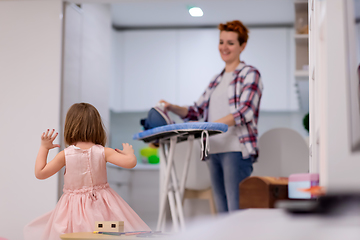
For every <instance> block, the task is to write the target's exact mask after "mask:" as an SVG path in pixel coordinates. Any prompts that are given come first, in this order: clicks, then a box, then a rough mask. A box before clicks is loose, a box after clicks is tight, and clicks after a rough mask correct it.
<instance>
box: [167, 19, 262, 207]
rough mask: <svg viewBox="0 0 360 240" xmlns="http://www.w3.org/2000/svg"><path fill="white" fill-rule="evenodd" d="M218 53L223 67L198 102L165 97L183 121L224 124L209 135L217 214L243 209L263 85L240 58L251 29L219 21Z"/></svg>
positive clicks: (256, 151)
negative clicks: (187, 103) (241, 203)
mask: <svg viewBox="0 0 360 240" xmlns="http://www.w3.org/2000/svg"><path fill="white" fill-rule="evenodd" d="M218 28H219V30H220V41H219V52H220V56H221V58H222V60H223V61H224V62H225V68H224V70H223V71H222V72H221V73H220V74H218V75H216V76H215V77H214V78H213V79H212V81H211V82H210V84H209V86H208V87H207V88H206V90H205V92H204V94H203V95H202V96H201V97H200V99H199V100H198V101H197V102H196V103H195V104H194V106H189V107H180V106H177V105H174V104H171V103H168V102H166V101H164V100H161V102H163V103H164V106H165V109H167V110H168V111H171V112H173V113H175V114H177V115H179V116H180V117H181V118H183V119H184V120H185V121H189V120H192V121H194V120H195V121H197V120H199V119H201V118H204V121H206V122H207V121H208V122H219V123H225V124H227V125H228V126H229V128H228V131H227V132H226V133H223V134H218V135H215V136H211V137H210V139H209V142H210V154H209V157H208V159H207V163H208V167H209V170H210V176H211V183H212V188H213V192H214V197H215V204H216V207H217V210H218V212H220V213H221V212H228V211H234V210H237V209H239V183H240V182H241V181H242V180H243V179H245V178H247V177H249V176H250V174H251V173H252V170H253V167H252V164H253V162H255V161H256V158H257V155H258V148H257V121H258V116H259V106H260V99H261V95H262V90H263V85H262V82H261V78H260V73H259V71H258V70H257V69H256V68H254V67H252V66H249V65H246V64H245V62H243V61H240V54H241V53H242V52H243V51H244V49H245V47H246V43H247V40H248V32H249V31H248V29H247V28H246V27H245V26H244V25H243V24H242V23H241V22H240V21H232V22H227V23H226V24H220V25H219V27H218Z"/></svg>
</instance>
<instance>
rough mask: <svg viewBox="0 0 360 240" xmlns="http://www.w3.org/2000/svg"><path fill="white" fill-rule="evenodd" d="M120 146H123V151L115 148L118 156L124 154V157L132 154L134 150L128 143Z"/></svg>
mask: <svg viewBox="0 0 360 240" xmlns="http://www.w3.org/2000/svg"><path fill="white" fill-rule="evenodd" d="M122 146H123V150H120V149H117V148H115V151H116V152H118V153H120V154H124V155H131V154H134V149H133V147H132V145H130V144H128V143H123V144H122Z"/></svg>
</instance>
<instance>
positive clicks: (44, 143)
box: [41, 129, 60, 150]
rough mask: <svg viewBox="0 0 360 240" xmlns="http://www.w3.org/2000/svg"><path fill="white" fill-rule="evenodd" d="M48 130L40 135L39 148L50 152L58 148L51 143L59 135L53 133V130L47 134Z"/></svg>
mask: <svg viewBox="0 0 360 240" xmlns="http://www.w3.org/2000/svg"><path fill="white" fill-rule="evenodd" d="M49 131H50V130H49V129H48V130H47V131H46V132H43V133H42V135H41V147H43V148H45V149H47V150H50V149H53V148H56V147H60V145H59V144H53V141H54V140H55V138H56V137H57V135H58V134H59V133H55V134H54V132H55V129H53V130H51V132H49Z"/></svg>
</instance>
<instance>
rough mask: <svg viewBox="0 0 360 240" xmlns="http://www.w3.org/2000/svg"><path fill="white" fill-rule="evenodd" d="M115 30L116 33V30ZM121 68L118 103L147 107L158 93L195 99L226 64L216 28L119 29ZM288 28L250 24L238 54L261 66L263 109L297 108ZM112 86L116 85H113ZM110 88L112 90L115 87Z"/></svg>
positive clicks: (179, 99)
mask: <svg viewBox="0 0 360 240" xmlns="http://www.w3.org/2000/svg"><path fill="white" fill-rule="evenodd" d="M116 34H117V33H116ZM118 34H122V37H121V41H119V43H122V45H123V50H122V52H123V56H122V61H119V62H120V63H121V62H122V64H123V67H122V68H120V69H123V71H122V73H118V74H117V76H118V77H117V78H115V80H116V81H120V83H117V86H121V87H120V89H116V91H117V92H118V94H121V101H118V102H121V104H122V107H120V108H119V107H112V109H113V110H116V111H147V110H149V109H150V108H151V107H153V106H154V105H155V104H156V103H157V102H158V101H159V100H160V99H165V100H167V101H169V102H171V103H175V104H178V105H189V104H193V103H194V102H195V101H196V100H197V99H198V98H199V97H200V96H201V94H202V93H203V92H204V90H205V88H206V87H207V85H208V84H209V82H210V80H211V79H212V78H213V77H214V76H215V75H216V74H218V73H220V72H221V71H222V69H223V68H224V66H225V65H224V62H223V61H222V60H221V57H220V54H219V52H218V41H219V30H217V29H215V28H214V29H176V30H175V29H174V30H132V31H123V32H119V33H118ZM292 34H293V30H292V29H291V28H255V29H250V37H249V42H248V44H247V47H246V49H245V51H244V52H243V53H242V55H241V60H244V61H245V62H246V63H247V64H250V65H253V66H255V67H256V68H258V69H259V71H260V73H261V76H262V80H263V83H264V87H265V88H264V92H263V97H262V99H261V107H260V109H261V110H262V111H296V110H298V108H299V106H298V101H297V95H296V88H295V86H294V85H295V77H294V65H295V60H294V44H291V41H292V40H293V38H292ZM114 86H115V85H114ZM113 91H114V90H113Z"/></svg>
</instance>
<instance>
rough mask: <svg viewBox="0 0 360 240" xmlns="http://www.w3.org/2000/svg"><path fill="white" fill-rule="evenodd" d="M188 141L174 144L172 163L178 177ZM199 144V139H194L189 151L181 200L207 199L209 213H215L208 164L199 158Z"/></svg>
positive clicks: (182, 166) (181, 169) (180, 173)
mask: <svg viewBox="0 0 360 240" xmlns="http://www.w3.org/2000/svg"><path fill="white" fill-rule="evenodd" d="M188 147H189V143H188V142H180V143H177V144H176V148H175V156H174V164H175V165H176V168H175V169H176V175H177V177H178V178H179V179H180V178H181V175H182V172H183V169H184V159H185V157H186V156H185V154H186V153H187V151H188ZM200 152H201V144H200V140H199V139H195V140H194V143H193V148H192V152H191V158H190V164H189V172H188V175H187V179H186V183H185V190H184V194H183V202H184V201H185V199H205V200H208V201H209V205H210V212H211V214H213V215H215V214H216V207H215V202H214V198H213V194H212V190H211V181H210V173H209V170H208V166H207V165H206V163H205V162H204V161H201V160H200Z"/></svg>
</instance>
